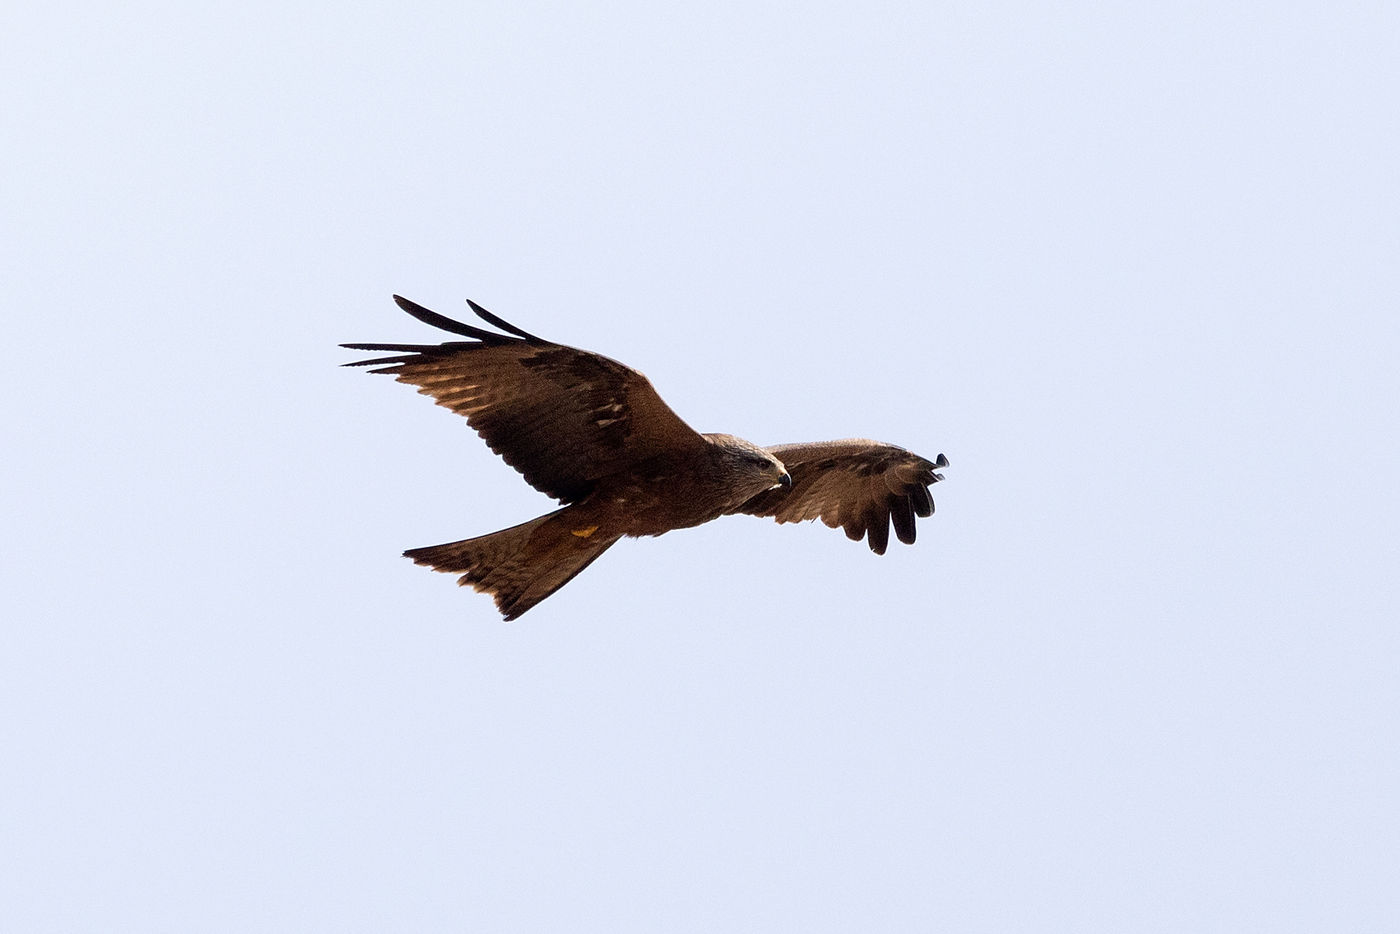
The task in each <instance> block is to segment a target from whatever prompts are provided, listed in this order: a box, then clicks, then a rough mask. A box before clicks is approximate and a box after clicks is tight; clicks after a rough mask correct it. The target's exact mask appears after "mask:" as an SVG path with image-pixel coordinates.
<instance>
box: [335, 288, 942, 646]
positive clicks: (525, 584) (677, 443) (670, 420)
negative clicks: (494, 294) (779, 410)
mask: <svg viewBox="0 0 1400 934" xmlns="http://www.w3.org/2000/svg"><path fill="white" fill-rule="evenodd" d="M394 301H396V302H398V303H399V307H400V308H402V309H403V310H404V311H406V312H408V313H409V314H410V315H412V316H413V317H415V318H417V319H418V320H419V321H422V322H424V323H425V324H430V325H432V326H433V327H437V328H441V329H442V330H444V331H450V332H452V333H454V334H461V335H463V336H464V337H469V338H471V340H468V341H451V342H449V343H445V344H342V345H341V346H343V347H347V348H349V349H351V350H372V351H388V352H390V353H393V354H396V356H391V357H374V358H372V359H369V360H357V361H355V362H354V363H347V364H345V365H346V366H375V367H377V368H376V369H375V370H373V371H372V372H374V373H392V374H394V376H396V377H397V378H398V380H399V382H401V383H408V384H410V385H412V386H417V387H418V391H419V392H420V393H423V394H424V395H428V396H432V397H433V399H434V400H436V401H437V404H438V405H441V406H445V407H447V408H449V409H451V410H452V411H454V412H456V413H457V414H458V415H462V416H465V417H466V419H467V424H469V425H470V426H471V427H472V428H474V429H476V431H477V433H478V434H479V435H481V437H482V438H483V439H484V440H485V441H486V443H487V444H488V445H489V446H490V448H491V450H493V451H495V452H496V453H497V454H499V455H501V457H503V458H505V461H506V463H507V464H510V465H511V466H512V467H514V468H515V469H516V470H518V471H520V473H521V474H523V475H524V477H525V480H526V482H527V483H529V484H530V485H531V486H533V487H534V488H535V489H537V490H539V491H540V492H542V493H546V494H548V495H549V496H552V497H554V498H555V499H557V500H558V501H559V502H561V503H563V504H564V506H563V508H562V509H558V510H556V511H554V512H551V513H549V514H548V515H544V516H540V517H539V518H538V519H532V520H531V521H529V522H526V523H524V524H523V525H517V526H515V527H514V528H509V529H505V530H503V531H500V532H493V533H491V534H490V535H482V536H480V537H478V538H469V539H466V540H465V541H460V542H451V543H449V544H446V545H434V546H432V547H429V548H414V549H411V550H409V551H406V552H404V556H405V557H408V558H412V559H413V561H414V563H416V564H421V565H424V566H426V567H430V568H432V569H433V570H435V571H444V572H447V573H449V574H458V575H461V576H460V577H459V578H458V583H459V584H462V585H467V584H470V585H471V586H472V587H474V588H475V589H477V590H479V591H484V592H486V593H489V594H491V596H492V597H494V598H495V600H496V606H497V607H498V608H499V609H500V611H501V613H502V614H503V615H504V616H505V618H506V619H515V618H516V617H518V616H520V615H521V614H522V613H524V612H525V611H526V610H529V609H530V608H531V607H533V606H534V605H535V604H537V603H539V602H540V601H541V600H543V599H544V598H545V597H548V596H549V595H550V594H552V593H554V591H556V590H558V589H559V588H560V587H563V586H564V585H565V584H567V583H568V582H569V581H570V580H572V579H573V577H574V575H575V574H577V573H578V572H580V571H582V570H583V569H584V568H586V567H588V565H589V564H590V563H592V561H593V560H594V559H595V558H597V557H598V556H599V555H601V554H602V553H603V552H605V551H607V550H608V548H609V547H611V546H612V544H613V543H614V542H616V541H617V540H618V539H620V538H622V537H623V536H624V535H633V536H638V535H660V534H662V533H663V532H669V531H671V530H672V529H684V528H689V527H691V526H696V525H700V524H701V523H703V522H709V521H710V520H711V519H717V518H719V517H720V516H725V515H731V514H733V513H740V512H743V513H749V514H750V515H755V516H772V517H773V518H775V519H777V520H778V521H779V522H800V521H802V520H804V519H821V520H822V522H824V523H826V524H827V525H828V526H830V527H831V528H836V527H837V526H841V527H842V528H843V529H845V532H846V535H847V537H849V538H850V539H852V540H853V541H859V540H860V539H861V538H862V537H866V538H868V540H869V542H870V549H871V551H874V552H875V553H876V554H884V552H885V546H886V545H887V544H888V543H889V537H890V523H891V522H893V523H894V532H895V535H896V536H898V537H899V540H900V541H901V542H904V543H905V544H913V542H914V517H915V516H929V515H932V514H933V499H932V497H930V496H929V489H928V488H929V486H931V485H932V484H934V483H936V482H938V481H939V480H942V479H943V478H942V476H941V475H939V474H937V473H934V469H935V468H939V467H946V466H947V465H948V459H947V458H945V457H944V456H943V455H942V454H940V455H938V457H937V459H936V460H932V461H930V460H927V459H925V458H922V457H919V456H918V455H917V454H912V453H910V452H909V451H906V450H904V449H903V448H898V447H895V446H894V445H892V444H882V443H880V442H878V441H868V440H865V439H860V438H855V439H849V440H845V441H823V442H817V443H814V444H778V445H774V446H772V447H767V448H761V447H758V446H756V445H753V444H750V443H749V442H747V441H744V440H743V439H741V438H736V437H734V436H733V435H723V434H700V433H699V432H697V431H695V430H694V429H693V428H691V427H690V426H689V425H687V424H686V423H685V422H683V421H681V419H680V417H679V416H677V415H676V413H674V412H672V411H671V409H670V408H669V407H668V406H667V405H666V403H665V402H662V401H661V397H660V396H658V395H657V394H656V390H654V389H652V387H651V383H650V382H649V381H648V380H647V378H646V377H645V376H643V375H642V374H641V373H638V372H637V371H636V370H633V369H631V368H630V367H627V366H624V365H622V364H621V363H618V362H617V361H616V360H610V359H608V358H607V357H604V356H601V355H600V354H596V353H590V352H589V351H586V350H576V349H575V348H573V347H565V346H562V345H560V344H555V343H552V342H550V341H547V340H544V339H542V338H539V337H535V336H534V335H533V334H529V333H527V332H525V331H522V330H521V329H520V328H517V327H515V326H514V325H512V324H509V323H507V322H506V321H504V320H502V319H501V318H499V317H497V316H496V315H493V314H492V313H491V312H489V311H487V310H486V309H484V308H482V307H481V306H480V305H477V304H476V303H475V302H471V301H468V303H467V304H469V305H470V306H471V309H472V311H474V312H476V314H477V316H478V317H480V318H481V319H482V320H484V321H486V322H487V323H488V324H491V325H494V326H495V327H497V328H500V329H501V330H502V331H505V332H507V333H506V334H496V333H494V332H491V331H486V330H483V329H481V328H477V327H473V326H471V325H468V324H462V323H461V322H459V321H453V320H452V319H451V318H447V317H444V316H443V315H440V314H437V313H436V312H432V311H429V310H428V309H426V308H424V307H422V306H421V305H416V304H414V303H413V302H411V301H409V300H408V299H406V298H400V297H399V296H397V295H395V296H394Z"/></svg>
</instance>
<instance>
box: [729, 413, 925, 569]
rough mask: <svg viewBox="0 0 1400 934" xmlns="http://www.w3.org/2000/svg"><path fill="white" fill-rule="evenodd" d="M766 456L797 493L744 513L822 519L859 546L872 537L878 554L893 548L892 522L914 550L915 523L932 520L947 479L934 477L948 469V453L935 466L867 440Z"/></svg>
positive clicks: (772, 496)
mask: <svg viewBox="0 0 1400 934" xmlns="http://www.w3.org/2000/svg"><path fill="white" fill-rule="evenodd" d="M765 450H767V451H768V453H770V454H772V455H773V456H774V457H776V458H777V459H778V460H780V461H782V462H783V465H784V466H786V467H787V470H788V474H789V475H790V476H791V477H792V487H791V488H790V489H784V488H782V487H775V488H773V489H771V490H767V491H765V492H763V493H760V494H758V495H757V496H755V497H754V498H753V499H751V500H749V501H748V502H746V503H745V504H744V505H742V506H740V507H739V508H738V509H737V510H736V511H737V512H745V513H749V514H750V515H755V516H772V517H773V518H775V519H777V520H778V521H779V522H801V521H803V520H805V519H821V520H822V522H824V523H826V525H827V526H829V527H830V528H833V529H834V528H836V527H837V526H841V527H842V528H844V529H845V531H846V537H847V538H849V539H851V540H852V541H860V539H861V538H862V537H865V536H868V537H869V541H870V550H871V551H873V552H875V553H876V554H877V555H882V554H884V553H885V547H886V546H887V545H888V544H889V540H890V523H891V521H893V523H894V532H895V535H897V536H898V537H899V540H900V541H901V542H904V543H905V544H906V545H912V544H913V543H914V517H915V516H931V515H933V497H931V496H930V495H929V487H930V486H932V485H933V484H935V483H937V482H938V481H939V480H942V479H943V477H942V476H941V475H940V474H937V473H934V470H935V469H936V468H940V467H946V466H948V459H947V458H946V457H944V456H943V455H942V454H940V455H938V459H937V460H933V461H930V460H927V459H926V458H923V457H920V456H919V455H917V454H913V453H911V452H909V451H906V450H904V448H900V447H895V446H894V445H893V444H882V443H880V442H879V441H869V440H866V439H864V438H852V439H849V440H846V441H819V442H816V443H813V444H778V445H774V446H772V447H769V448H766V449H765Z"/></svg>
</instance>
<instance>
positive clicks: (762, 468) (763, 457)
mask: <svg viewBox="0 0 1400 934" xmlns="http://www.w3.org/2000/svg"><path fill="white" fill-rule="evenodd" d="M705 437H706V438H707V439H708V440H709V441H710V443H711V444H713V445H715V447H717V448H719V449H720V450H721V451H723V452H724V454H725V457H724V462H725V465H726V467H727V468H728V470H729V471H730V473H731V474H732V475H733V476H735V478H736V479H739V480H740V482H739V483H736V486H742V487H743V488H744V490H743V492H744V493H745V498H747V497H748V496H754V495H757V494H759V493H762V492H763V491H764V490H771V489H773V488H774V487H778V486H781V487H790V486H792V477H791V476H789V475H788V471H787V468H786V467H784V466H783V462H782V461H780V460H778V459H777V458H776V457H774V456H773V455H772V454H770V453H768V452H767V451H765V450H764V449H763V448H761V447H759V446H758V445H756V444H753V443H751V442H748V441H745V440H744V439H743V438H736V437H734V436H733V435H718V434H716V435H706V436H705Z"/></svg>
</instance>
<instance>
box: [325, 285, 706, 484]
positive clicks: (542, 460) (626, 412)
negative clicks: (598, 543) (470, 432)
mask: <svg viewBox="0 0 1400 934" xmlns="http://www.w3.org/2000/svg"><path fill="white" fill-rule="evenodd" d="M395 301H397V302H398V303H399V306H400V307H401V308H403V310H404V311H406V312H408V313H409V314H410V315H412V316H413V317H415V318H417V319H418V320H420V321H422V322H424V323H425V324H430V325H432V326H433V327H437V328H441V329H442V330H445V331H449V332H451V333H453V334H460V335H462V336H465V337H470V338H473V340H470V341H451V342H448V343H444V344H344V345H342V346H344V347H347V348H350V349H352V350H370V351H385V352H389V353H391V354H394V355H393V356H388V357H374V358H370V359H367V360H357V361H355V362H353V363H348V364H346V366H373V367H375V369H374V370H373V371H372V372H375V373H388V374H392V375H393V376H394V377H396V378H397V379H398V380H399V382H402V383H408V384H410V385H413V386H416V387H418V391H419V392H421V393H423V394H424V395H428V396H431V397H432V398H433V399H434V400H435V401H436V402H437V403H438V404H439V405H441V406H444V407H446V408H448V409H451V410H452V411H454V412H456V413H458V414H459V415H462V416H465V417H466V419H467V423H468V424H469V425H471V427H472V428H474V429H476V431H477V433H478V434H480V435H481V437H482V439H483V440H484V441H485V442H486V443H487V445H489V446H490V448H491V450H493V451H495V452H496V453H497V454H499V455H501V457H502V458H504V459H505V461H506V463H508V464H510V465H511V466H512V467H514V468H515V469H517V470H519V471H520V473H521V474H522V475H523V476H524V477H525V480H526V482H528V483H529V484H530V485H531V486H533V487H535V488H536V489H537V490H540V491H541V492H543V493H546V494H548V495H550V496H553V497H555V498H556V499H558V500H559V501H560V502H564V503H572V502H577V501H578V500H580V499H582V498H583V497H585V496H587V495H588V493H589V492H591V491H592V489H593V488H594V485H595V483H596V482H597V481H598V480H599V479H600V478H602V477H605V476H608V475H609V474H613V473H616V472H617V471H619V470H621V469H624V468H626V467H627V466H629V465H632V464H635V463H637V462H638V461H639V460H644V459H646V458H647V457H651V456H654V455H656V454H660V453H667V454H673V453H675V452H681V451H685V450H686V449H687V448H695V447H699V446H702V445H704V444H705V441H704V439H702V438H701V437H700V435H699V434H698V433H696V432H695V431H694V430H693V429H692V428H691V427H690V426H689V425H687V424H686V423H685V422H684V421H682V420H681V419H680V417H679V416H677V415H676V414H675V413H674V412H672V411H671V409H670V408H669V407H668V406H667V405H666V403H665V402H663V401H662V399H661V397H660V396H658V395H657V394H656V390H654V389H653V388H652V386H651V383H650V382H649V381H648V380H647V378H646V377H645V376H643V375H642V374H641V373H639V372H637V371H636V370H633V369H631V368H630V367H627V366H624V365H623V364H621V363H618V362H617V361H616V360H611V359H609V358H607V357H604V356H602V355H601V354H596V353H592V352H590V351H586V350H579V349H576V348H573V347H566V346H563V345H562V344H555V343H553V342H550V341H546V340H543V339H542V338H539V337H536V336H534V335H533V334H530V333H529V332H527V331H524V330H522V329H520V328H518V327H516V326H514V325H512V324H510V323H509V322H507V321H505V320H504V319H502V318H500V317H498V316H496V315H494V314H492V313H491V312H489V311H487V310H486V309H484V308H482V307H481V306H479V305H477V304H475V303H470V304H471V308H472V310H473V311H474V312H475V313H476V315H477V316H478V317H480V318H481V319H482V320H483V321H486V322H487V323H488V324H492V325H494V326H496V327H498V328H500V329H501V330H503V331H506V332H508V334H497V333H495V332H492V331H487V330H484V329H482V328H478V327H475V326H473V325H469V324H463V323H462V322H460V321H454V320H453V319H451V318H448V317H446V316H445V315H440V314H438V313H437V312H434V311H429V310H428V309H426V308H424V307H422V306H421V305H418V304H415V303H414V302H411V301H408V300H407V299H404V298H400V297H398V296H395Z"/></svg>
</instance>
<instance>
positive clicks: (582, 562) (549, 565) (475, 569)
mask: <svg viewBox="0 0 1400 934" xmlns="http://www.w3.org/2000/svg"><path fill="white" fill-rule="evenodd" d="M575 508H576V507H573V506H565V507H564V508H563V509H560V510H557V511H555V512H551V513H549V514H548V515H544V516H540V517H539V518H538V519H531V520H530V521H529V522H525V523H522V524H521V525H517V526H513V527H511V528H509V529H502V530H501V531H499V532H492V533H491V534H490V535H481V536H478V537H477V538H469V539H466V540H465V541H460V542H449V543H448V544H446V545H430V546H429V547H427V548H412V549H409V550H408V551H405V552H404V557H405V558H412V559H413V563H414V564H421V565H423V566H424V567H430V568H432V569H433V570H434V571H442V572H444V573H447V574H460V575H461V576H460V577H458V578H457V583H458V584H461V585H462V586H464V587H466V586H470V587H472V588H474V589H476V590H478V591H481V592H483V593H489V594H490V595H491V596H492V597H493V598H494V599H495V601H496V608H497V609H499V610H500V611H501V614H502V615H503V616H505V618H506V619H508V620H510V619H515V618H516V617H518V616H520V615H521V614H523V613H524V612H525V611H526V610H528V609H530V608H531V607H532V606H534V605H535V604H536V603H539V602H540V601H541V600H543V599H544V598H545V597H548V596H549V595H550V594H552V593H554V591H556V590H558V589H559V588H560V587H563V586H564V585H565V584H567V583H568V582H569V581H571V580H573V578H574V575H575V574H577V573H578V572H579V571H582V570H583V569H584V568H586V567H588V565H590V564H592V563H593V560H594V559H595V558H597V557H598V556H599V555H601V554H602V553H603V552H605V551H607V550H608V548H610V547H611V546H612V545H613V543H614V542H616V541H617V540H618V538H620V537H621V536H617V535H612V536H608V535H604V534H602V533H601V532H598V530H597V528H596V527H590V526H587V525H584V524H583V523H581V522H579V521H578V520H577V519H575V517H573V516H571V515H569V513H570V512H571V511H573V510H574V509H575Z"/></svg>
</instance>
